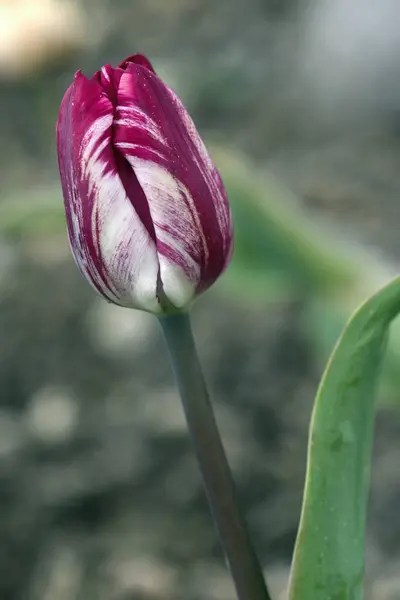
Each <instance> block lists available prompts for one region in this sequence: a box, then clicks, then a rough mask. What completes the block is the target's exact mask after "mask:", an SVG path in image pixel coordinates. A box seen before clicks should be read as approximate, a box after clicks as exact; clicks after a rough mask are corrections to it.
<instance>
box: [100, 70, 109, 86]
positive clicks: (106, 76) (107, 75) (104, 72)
mask: <svg viewBox="0 0 400 600" xmlns="http://www.w3.org/2000/svg"><path fill="white" fill-rule="evenodd" d="M101 72H102V74H103V77H104V79H105V80H106V81H108V83H110V76H109V74H108V71H107V69H106V68H105V67H101Z"/></svg>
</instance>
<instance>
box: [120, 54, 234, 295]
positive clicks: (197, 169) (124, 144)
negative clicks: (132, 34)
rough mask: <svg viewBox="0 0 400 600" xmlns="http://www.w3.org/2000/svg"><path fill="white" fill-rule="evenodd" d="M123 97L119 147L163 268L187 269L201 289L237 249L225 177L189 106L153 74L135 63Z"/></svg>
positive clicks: (124, 83) (125, 81) (124, 84)
mask: <svg viewBox="0 0 400 600" xmlns="http://www.w3.org/2000/svg"><path fill="white" fill-rule="evenodd" d="M117 98H118V99H117V107H116V123H117V126H116V128H115V135H114V144H115V147H116V148H117V149H118V150H120V152H121V153H123V154H124V156H125V157H126V159H127V160H128V161H129V163H130V164H131V166H132V168H133V170H134V171H135V174H136V176H137V178H138V180H139V182H140V185H141V187H142V188H143V190H144V192H145V195H146V198H147V200H148V203H149V208H150V212H151V215H152V219H153V223H154V226H155V230H156V238H157V251H158V253H159V256H160V264H163V265H165V264H166V263H168V262H170V263H171V266H174V265H178V266H180V267H181V268H182V269H183V273H184V274H185V276H186V277H187V279H188V280H189V281H191V282H192V283H193V285H195V288H196V290H195V291H196V292H199V291H202V290H204V289H206V288H207V287H209V285H211V284H212V283H213V282H214V281H215V279H216V278H217V277H218V276H219V275H220V273H221V272H222V271H223V270H224V268H225V267H226V265H227V263H228V261H229V258H230V254H231V250H232V220H231V213H230V209H229V205H228V201H227V198H226V194H225V190H224V187H223V185H222V182H221V179H220V177H219V174H218V172H217V170H216V168H215V166H214V163H213V162H212V160H211V158H210V157H209V155H208V153H207V150H206V149H205V146H204V144H203V142H202V140H201V138H200V136H199V134H198V132H197V130H196V128H195V126H194V124H193V121H192V119H191V118H190V116H189V115H188V113H187V111H186V109H185V108H184V107H183V105H182V103H181V102H180V100H179V99H178V98H177V97H176V95H175V94H174V93H173V92H172V91H171V90H170V89H169V88H168V87H167V86H165V84H164V83H163V82H162V81H161V80H160V79H159V78H158V77H157V76H156V75H154V74H153V72H151V71H149V70H146V69H144V68H143V67H141V66H139V65H136V64H130V65H128V67H127V71H126V72H125V73H124V74H123V75H122V76H121V79H120V82H119V88H118V96H117ZM120 120H121V121H122V122H123V125H122V126H120V125H119V122H120ZM161 257H162V258H161ZM194 265H197V272H196V269H195V268H194ZM161 278H162V280H163V277H162V275H161Z"/></svg>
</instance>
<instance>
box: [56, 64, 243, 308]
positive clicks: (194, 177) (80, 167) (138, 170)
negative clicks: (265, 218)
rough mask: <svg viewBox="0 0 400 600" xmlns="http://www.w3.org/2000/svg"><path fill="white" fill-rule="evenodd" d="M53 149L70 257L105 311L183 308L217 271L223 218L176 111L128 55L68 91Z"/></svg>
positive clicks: (189, 125) (223, 245) (225, 252)
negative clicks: (112, 307) (110, 307)
mask: <svg viewBox="0 0 400 600" xmlns="http://www.w3.org/2000/svg"><path fill="white" fill-rule="evenodd" d="M57 147H58V161H59V168H60V176H61V184H62V190H63V195H64V203H65V211H66V217H67V224H68V234H69V240H70V245H71V249H72V253H73V255H74V258H75V261H76V263H77V265H78V267H79V268H80V270H81V272H82V273H83V274H84V275H85V276H86V278H87V279H88V280H89V282H90V283H91V284H92V285H93V287H94V288H95V289H96V290H97V291H98V292H99V293H100V294H102V295H103V296H104V297H105V298H106V299H107V300H109V301H110V302H114V303H115V304H119V305H121V306H126V307H131V308H140V309H143V310H147V311H150V312H154V313H163V312H169V311H175V310H177V309H178V310H179V309H183V308H185V307H187V306H188V305H189V304H190V303H191V301H193V300H194V299H195V298H196V296H198V295H199V294H200V293H201V292H203V291H205V290H206V289H207V288H209V287H210V286H211V285H212V284H213V283H214V281H215V280H216V279H217V278H218V276H219V275H220V274H221V273H222V272H223V271H224V269H225V268H226V266H227V264H228V262H229V260H230V257H231V253H232V244H233V231H232V217H231V212H230V208H229V204H228V200H227V196H226V193H225V189H224V186H223V183H222V181H221V178H220V175H219V173H218V171H217V169H216V167H215V165H214V163H213V161H212V160H211V158H210V156H209V154H208V152H207V150H206V148H205V146H204V144H203V142H202V140H201V138H200V136H199V134H198V132H197V130H196V127H195V125H194V123H193V121H192V119H191V118H190V116H189V114H188V113H187V111H186V109H185V107H184V106H183V105H182V102H181V101H180V100H179V98H178V97H177V96H176V95H175V94H174V92H173V91H172V90H171V89H170V88H169V87H168V86H167V85H165V83H163V81H161V79H160V78H159V77H158V76H157V75H156V74H155V72H154V69H153V67H152V66H151V64H150V62H149V61H148V60H147V59H146V58H145V57H144V56H142V55H140V54H136V55H135V56H132V57H130V58H128V59H126V60H125V61H124V62H123V63H121V65H119V67H117V68H116V69H114V68H112V67H111V66H110V65H106V66H104V67H103V68H102V69H101V70H100V71H98V72H97V73H96V74H95V75H94V76H93V77H92V78H91V79H87V78H86V77H85V76H84V75H82V73H81V72H79V71H78V73H77V74H76V75H75V79H74V81H73V83H72V84H71V86H70V87H69V88H68V90H67V92H66V94H65V96H64V99H63V101H62V104H61V108H60V113H59V117H58V122H57Z"/></svg>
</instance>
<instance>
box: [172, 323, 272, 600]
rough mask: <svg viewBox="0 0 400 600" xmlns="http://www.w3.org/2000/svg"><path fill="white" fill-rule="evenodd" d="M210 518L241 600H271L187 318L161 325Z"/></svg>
mask: <svg viewBox="0 0 400 600" xmlns="http://www.w3.org/2000/svg"><path fill="white" fill-rule="evenodd" d="M160 323H161V326H162V329H163V332H164V335H165V338H166V341H167V345H168V348H169V352H170V356H171V362H172V366H173V369H174V373H175V377H176V380H177V383H178V387H179V392H180V395H181V399H182V403H183V408H184V411H185V415H186V420H187V424H188V427H189V431H190V434H191V437H192V441H193V444H194V448H195V451H196V455H197V460H198V463H199V466H200V470H201V473H202V476H203V480H204V486H205V490H206V494H207V498H208V503H209V506H210V509H211V513H212V515H213V518H214V522H215V525H216V528H217V530H218V534H219V537H220V540H221V544H222V547H223V549H224V552H225V556H226V559H227V562H228V565H229V568H230V571H231V574H232V578H233V581H234V584H235V587H236V592H237V596H238V598H239V600H270V596H269V593H268V591H267V589H266V585H265V581H264V577H263V573H262V569H261V566H260V563H259V561H258V558H257V555H256V553H255V550H254V547H253V544H252V542H251V539H250V536H249V533H248V530H247V526H246V521H245V519H244V517H243V515H242V512H241V510H240V508H239V504H238V500H237V495H236V489H235V485H234V482H233V479H232V475H231V471H230V468H229V464H228V461H227V458H226V455H225V452H224V448H223V446H222V442H221V438H220V435H219V432H218V428H217V424H216V421H215V417H214V413H213V409H212V406H211V404H210V400H209V397H208V392H207V387H206V384H205V381H204V376H203V373H202V370H201V366H200V363H199V358H198V355H197V351H196V346H195V342H194V339H193V334H192V329H191V325H190V319H189V316H188V315H187V314H175V315H170V316H167V317H163V318H161V319H160Z"/></svg>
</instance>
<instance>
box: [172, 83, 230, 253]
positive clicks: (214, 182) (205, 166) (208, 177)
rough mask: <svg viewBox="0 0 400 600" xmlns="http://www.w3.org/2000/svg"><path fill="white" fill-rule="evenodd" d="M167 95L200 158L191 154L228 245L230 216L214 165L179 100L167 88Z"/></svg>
mask: <svg viewBox="0 0 400 600" xmlns="http://www.w3.org/2000/svg"><path fill="white" fill-rule="evenodd" d="M168 93H169V94H170V97H171V99H172V101H173V102H174V104H175V107H176V110H177V112H178V114H179V116H180V118H181V120H182V122H183V123H184V126H185V129H186V131H187V134H188V137H189V139H190V141H191V142H192V144H193V145H194V147H195V149H196V152H197V154H198V155H199V156H200V160H198V158H197V156H196V154H193V155H192V157H191V159H192V160H193V161H194V162H195V163H196V165H197V168H198V169H199V171H200V173H201V174H202V175H203V177H204V180H205V181H206V183H207V185H208V188H209V190H210V194H211V196H212V197H213V199H214V206H215V213H216V217H217V221H218V226H219V229H220V232H221V237H222V239H224V240H225V242H228V241H229V243H230V238H231V235H227V232H229V234H230V232H231V230H232V222H231V214H230V210H229V206H228V204H227V200H226V198H225V197H224V194H223V192H222V191H221V182H220V178H219V175H218V172H217V169H216V167H215V164H214V162H213V160H212V158H211V156H210V155H209V153H208V150H207V148H206V146H205V144H204V142H203V140H202V139H201V136H200V135H199V133H198V131H197V129H196V125H195V124H194V122H193V119H192V118H191V116H190V115H189V113H188V112H187V110H186V109H185V107H184V106H183V104H182V102H181V100H180V99H179V98H178V96H177V95H176V94H175V92H174V91H173V90H171V89H170V88H168Z"/></svg>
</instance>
